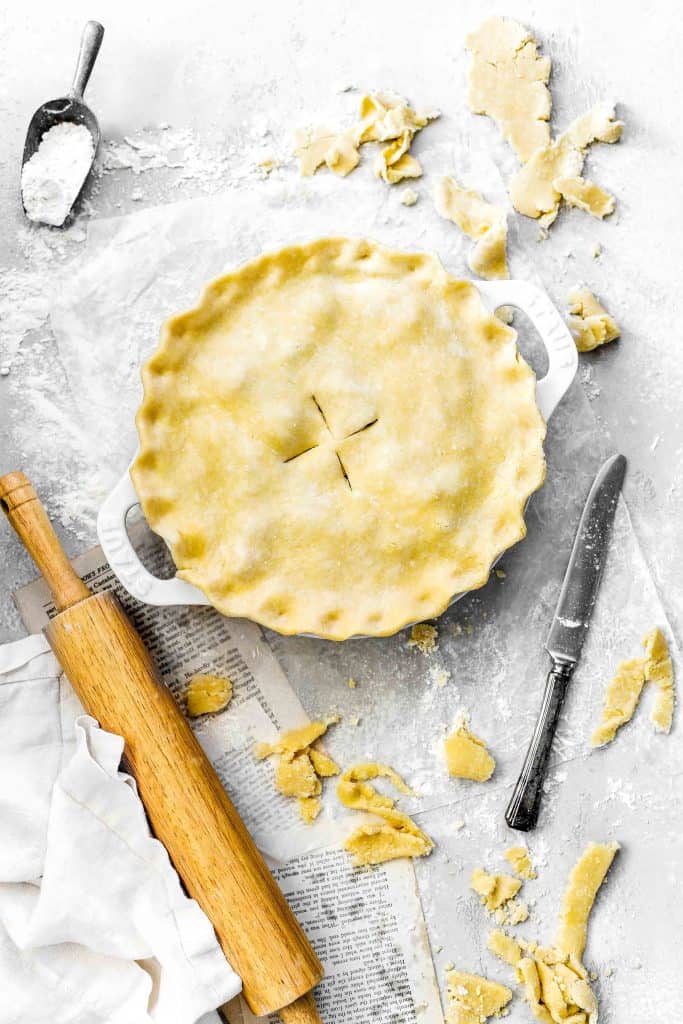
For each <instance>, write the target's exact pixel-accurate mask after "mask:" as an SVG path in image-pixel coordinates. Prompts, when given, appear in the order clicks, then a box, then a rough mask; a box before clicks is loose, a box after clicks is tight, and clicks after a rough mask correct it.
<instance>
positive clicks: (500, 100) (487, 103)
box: [465, 17, 552, 162]
mask: <svg viewBox="0 0 683 1024" xmlns="http://www.w3.org/2000/svg"><path fill="white" fill-rule="evenodd" d="M465 45H466V47H467V49H468V50H469V52H470V55H471V58H472V62H471V65H470V71H469V97H468V102H469V105H470V109H471V110H472V111H473V113H475V114H488V116H489V117H491V118H493V120H494V121H495V122H496V124H497V125H498V127H499V128H500V130H501V132H502V134H503V137H504V138H505V139H506V140H507V141H508V142H509V143H510V145H511V146H512V147H513V148H514V150H515V151H516V153H517V155H518V156H519V158H520V160H521V161H522V162H525V161H527V160H528V159H529V157H530V156H531V154H532V153H533V152H534V151H535V150H536V149H538V148H539V147H542V146H545V145H547V144H548V142H549V141H550V128H549V126H548V121H549V120H550V108H551V102H552V101H551V96H550V91H549V89H548V87H547V82H548V78H549V77H550V59H549V58H548V57H540V56H539V55H538V49H537V48H538V43H537V42H536V40H535V39H534V38H533V36H532V35H531V34H530V33H529V32H528V30H527V29H525V28H524V26H523V25H519V24H518V23H517V22H516V21H512V20H511V19H510V18H500V17H493V18H487V20H486V21H484V22H483V24H481V25H480V26H479V28H478V29H477V30H476V31H475V32H471V33H470V35H468V36H467V39H466V40H465Z"/></svg>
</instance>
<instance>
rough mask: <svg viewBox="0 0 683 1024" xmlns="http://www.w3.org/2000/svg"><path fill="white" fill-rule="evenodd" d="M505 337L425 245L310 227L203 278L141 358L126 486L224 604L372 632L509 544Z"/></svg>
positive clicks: (511, 366)
mask: <svg viewBox="0 0 683 1024" xmlns="http://www.w3.org/2000/svg"><path fill="white" fill-rule="evenodd" d="M515 341H516V334H515V332H514V331H513V330H512V329H511V328H509V327H506V326H505V325H504V324H503V323H502V322H501V321H500V320H499V319H497V318H496V317H495V316H493V315H492V314H490V313H489V312H487V310H486V309H485V307H484V305H483V303H482V300H481V297H480V295H479V293H478V292H477V289H476V287H475V286H474V285H473V284H471V283H469V282H467V281H459V280H456V279H455V278H453V277H452V276H450V275H449V274H448V273H446V271H445V270H444V269H443V267H442V265H441V263H440V262H439V260H438V259H437V258H436V256H433V255H429V254H426V253H402V252H394V251H392V250H390V249H387V248H384V247H383V246H380V245H378V244H376V243H374V242H371V241H365V240H360V239H348V238H326V239H320V240H319V241H315V242H312V243H310V244H306V245H300V246H293V247H291V248H287V249H283V250H282V251H280V252H276V253H272V254H268V255H264V256H261V257H260V258H258V259H256V260H254V261H253V262H251V263H248V264H246V265H245V266H242V267H240V268H239V269H238V270H236V271H235V272H234V273H230V274H226V275H225V276H224V277H221V278H219V279H218V280H217V281H214V282H213V283H212V284H210V285H209V286H208V287H207V288H206V290H205V291H204V293H203V295H202V297H201V299H200V301H199V304H198V306H197V307H196V308H195V309H192V310H190V311H189V312H187V313H183V314H181V315H180V316H176V317H173V318H172V319H171V320H169V321H168V322H167V323H166V324H165V326H164V327H163V329H162V334H161V341H160V344H159V347H158V348H157V350H156V352H155V354H154V355H153V356H152V357H151V359H150V360H149V361H148V362H147V364H146V365H145V367H144V369H143V382H144V399H143V402H142V405H141V407H140V410H139V412H138V416H137V427H138V433H139V436H140V452H139V455H138V456H137V458H136V460H135V463H134V465H133V468H132V477H133V481H134V484H135V487H136V490H137V493H138V496H139V498H140V502H141V505H142V508H143V511H144V513H145V515H146V517H147V520H148V522H149V524H150V526H151V527H152V529H153V530H155V532H156V533H158V534H160V535H161V536H162V537H163V538H164V540H165V541H166V542H167V543H168V545H169V547H170V549H171V552H172V555H173V558H174V560H175V564H176V567H177V570H178V576H180V577H182V578H183V579H185V580H189V582H190V583H193V584H195V585H196V586H197V587H199V588H201V590H203V591H204V593H205V594H206V596H207V597H208V598H209V600H210V601H211V603H212V604H213V605H215V607H216V608H217V609H218V610H219V611H221V612H222V613H223V614H225V615H229V616H244V617H247V618H250V619H254V620H255V621H257V622H260V623H262V624H264V625H266V626H269V627H271V628H273V629H275V630H278V631H279V632H281V633H314V634H317V635H319V636H323V637H327V638H330V639H334V640H341V639H345V638H346V637H349V636H352V635H354V634H372V635H387V634H390V633H394V632H396V631H397V630H399V629H401V628H402V627H403V626H405V625H407V624H408V623H410V622H414V621H416V620H421V619H426V618H432V617H434V616H436V615H438V614H440V613H441V612H442V611H443V610H444V608H445V607H446V606H447V605H448V603H449V601H450V600H451V598H452V597H453V595H455V594H458V593H461V592H463V591H467V590H472V589H475V588H476V587H481V586H482V585H483V584H484V583H485V582H486V580H487V579H488V575H489V571H490V568H491V565H492V564H493V562H494V561H495V559H496V558H497V557H498V555H500V554H501V552H503V551H504V550H505V549H506V548H508V547H510V546H511V545H512V544H514V543H516V542H517V541H518V540H520V539H521V538H522V537H523V536H524V535H525V532H526V530H525V525H524V519H523V510H524V504H525V502H526V500H527V498H528V497H529V495H530V494H531V493H532V491H534V490H536V489H537V488H538V487H540V485H541V484H542V482H543V479H544V475H545V463H544V458H543V447H542V442H543V438H544V436H545V424H544V422H543V419H542V417H541V414H540V413H539V411H538V408H537V406H536V401H535V384H536V381H535V377H534V374H533V372H532V371H531V369H530V368H529V367H528V366H527V364H526V363H525V362H524V360H523V359H522V358H521V356H520V354H519V352H518V351H517V347H516V344H515Z"/></svg>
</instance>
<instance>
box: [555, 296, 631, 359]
mask: <svg viewBox="0 0 683 1024" xmlns="http://www.w3.org/2000/svg"><path fill="white" fill-rule="evenodd" d="M567 305H568V307H569V312H570V314H571V316H570V317H569V330H570V331H571V333H572V337H573V338H574V341H575V342H576V347H577V349H578V350H579V352H592V351H593V349H594V348H597V347H598V346H599V345H606V344H607V342H609V341H614V340H615V339H616V338H618V337H619V334H620V331H619V327H618V325H617V323H616V321H615V320H614V318H613V317H611V316H610V315H609V313H608V312H607V310H606V309H604V308H603V307H602V306H601V305H600V303H599V302H598V300H597V299H596V297H595V296H594V295H593V293H592V292H591V291H589V290H588V288H574V289H572V291H570V293H569V295H568V296H567Z"/></svg>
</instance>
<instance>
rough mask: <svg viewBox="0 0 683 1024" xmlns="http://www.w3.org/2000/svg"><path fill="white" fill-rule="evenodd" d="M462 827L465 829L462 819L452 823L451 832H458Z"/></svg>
mask: <svg viewBox="0 0 683 1024" xmlns="http://www.w3.org/2000/svg"><path fill="white" fill-rule="evenodd" d="M464 827H465V822H464V821H463V820H462V818H461V819H460V820H459V821H454V822H453V831H454V832H459V831H460V830H461V829H463V828H464Z"/></svg>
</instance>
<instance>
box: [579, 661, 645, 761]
mask: <svg viewBox="0 0 683 1024" xmlns="http://www.w3.org/2000/svg"><path fill="white" fill-rule="evenodd" d="M644 685H645V664H644V662H643V659H642V658H631V659H630V660H629V661H620V662H619V664H618V665H617V671H616V675H615V676H614V678H613V679H612V681H611V682H610V683H609V685H608V687H607V689H606V691H605V702H604V705H605V706H604V707H603V710H602V717H601V719H600V725H599V726H598V728H597V729H596V730H595V732H594V733H593V735H592V736H591V746H592V747H604V746H605V744H606V743H611V742H612V740H613V739H614V737H615V736H616V734H617V730H618V729H620V728H621V727H622V725H626V723H627V722H630V721H631V718H632V717H633V712H634V711H635V710H636V707H637V706H638V701H639V700H640V695H641V693H642V690H643V686H644Z"/></svg>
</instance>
